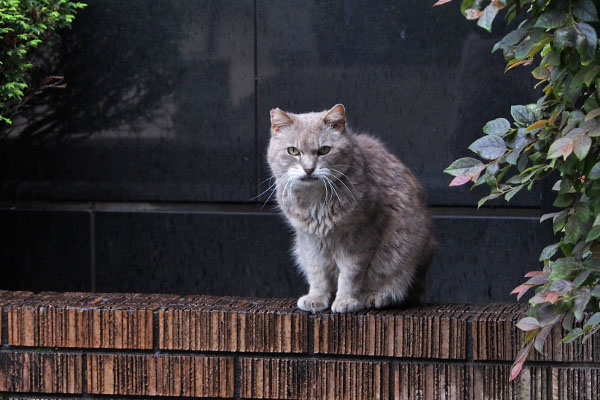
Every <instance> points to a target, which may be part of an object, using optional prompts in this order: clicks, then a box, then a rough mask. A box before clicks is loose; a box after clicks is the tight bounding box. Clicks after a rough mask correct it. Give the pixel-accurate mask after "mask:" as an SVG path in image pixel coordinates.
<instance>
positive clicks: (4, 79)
mask: <svg viewBox="0 0 600 400" xmlns="http://www.w3.org/2000/svg"><path fill="white" fill-rule="evenodd" d="M83 7H85V4H83V3H79V2H72V1H66V0H0V46H1V47H2V48H1V49H0V132H3V131H5V130H6V128H8V126H10V125H11V124H12V119H13V118H14V117H15V116H16V115H17V114H18V113H19V111H20V110H21V108H22V107H23V106H24V105H25V104H26V103H27V102H28V101H29V100H30V99H31V98H32V97H33V96H35V95H36V94H39V93H40V92H42V91H43V90H45V89H48V88H51V87H57V88H59V87H65V84H64V82H63V80H62V77H60V76H49V77H46V78H45V79H44V80H43V81H42V82H41V83H40V84H39V85H36V86H35V87H32V82H31V71H32V69H33V68H34V65H33V61H32V60H33V59H34V58H35V55H36V52H38V51H39V50H40V49H41V48H42V47H43V44H45V43H46V44H47V43H48V41H49V40H50V39H51V38H52V35H53V34H55V32H56V30H57V29H60V28H65V27H70V26H71V22H73V19H74V18H75V14H76V12H77V10H78V9H81V8H83Z"/></svg>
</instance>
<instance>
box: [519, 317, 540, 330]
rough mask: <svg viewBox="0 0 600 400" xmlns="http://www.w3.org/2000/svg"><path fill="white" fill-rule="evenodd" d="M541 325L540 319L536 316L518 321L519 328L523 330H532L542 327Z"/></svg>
mask: <svg viewBox="0 0 600 400" xmlns="http://www.w3.org/2000/svg"><path fill="white" fill-rule="evenodd" d="M541 326H542V325H541V324H540V321H538V320H537V319H536V318H534V317H525V318H523V319H522V320H520V321H519V322H517V328H519V329H520V330H522V331H531V330H534V329H537V328H540V327H541Z"/></svg>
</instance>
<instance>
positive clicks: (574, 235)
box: [565, 215, 581, 244]
mask: <svg viewBox="0 0 600 400" xmlns="http://www.w3.org/2000/svg"><path fill="white" fill-rule="evenodd" d="M580 235H581V223H580V222H579V220H578V219H577V217H576V216H574V215H570V216H569V217H568V218H567V224H566V225H565V240H566V241H567V242H568V243H571V244H576V243H577V242H578V241H579V236H580Z"/></svg>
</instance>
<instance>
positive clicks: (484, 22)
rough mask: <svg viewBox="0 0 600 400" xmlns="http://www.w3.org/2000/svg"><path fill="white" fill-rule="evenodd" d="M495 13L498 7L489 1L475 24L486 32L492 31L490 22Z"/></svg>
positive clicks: (492, 20)
mask: <svg viewBox="0 0 600 400" xmlns="http://www.w3.org/2000/svg"><path fill="white" fill-rule="evenodd" d="M496 14H498V7H497V6H496V4H494V3H490V4H488V5H487V7H486V8H484V9H483V12H482V13H481V16H480V17H479V19H478V20H477V25H478V26H480V27H482V28H483V29H485V30H486V31H488V32H491V31H492V22H494V18H496Z"/></svg>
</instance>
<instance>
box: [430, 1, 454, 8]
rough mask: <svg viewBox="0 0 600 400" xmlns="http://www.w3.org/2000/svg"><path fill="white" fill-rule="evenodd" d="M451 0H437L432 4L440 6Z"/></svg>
mask: <svg viewBox="0 0 600 400" xmlns="http://www.w3.org/2000/svg"><path fill="white" fill-rule="evenodd" d="M451 1H452V0H438V1H437V2H436V3H435V4H434V5H433V6H434V7H435V6H441V5H442V4H446V3H450V2H451Z"/></svg>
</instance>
